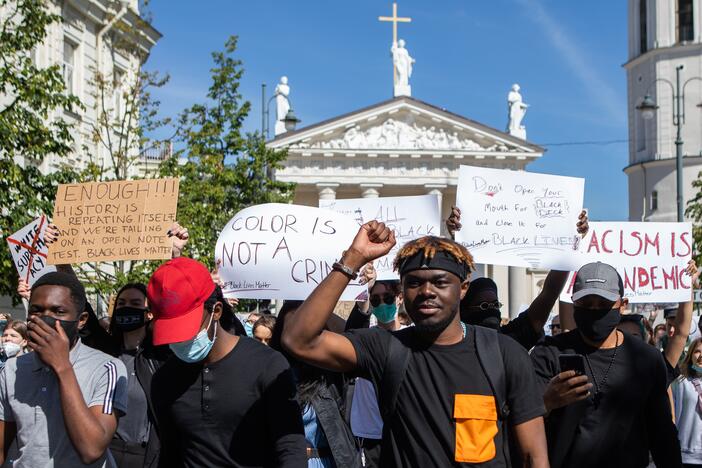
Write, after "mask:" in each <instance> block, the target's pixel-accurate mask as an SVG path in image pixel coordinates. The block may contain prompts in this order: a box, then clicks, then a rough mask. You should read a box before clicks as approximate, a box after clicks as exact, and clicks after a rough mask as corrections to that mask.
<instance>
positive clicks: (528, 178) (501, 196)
mask: <svg viewBox="0 0 702 468" xmlns="http://www.w3.org/2000/svg"><path fill="white" fill-rule="evenodd" d="M584 188H585V180H584V179H580V178H575V177H562V176H553V175H547V174H536V173H532V172H523V171H509V170H501V169H487V168H484V167H473V166H461V168H460V172H459V180H458V192H457V194H456V203H457V205H458V207H459V208H460V209H461V224H462V225H463V226H462V229H461V230H460V231H458V232H457V233H456V240H457V241H458V242H460V243H462V244H463V245H464V246H466V247H467V248H468V250H470V252H471V253H472V254H473V257H474V258H475V261H476V262H478V263H485V264H493V265H509V266H517V267H530V268H551V269H557V270H565V271H568V270H572V269H573V268H574V267H576V266H577V255H576V254H577V252H576V248H577V245H578V241H579V237H580V236H578V233H577V228H576V224H577V222H578V215H579V214H580V212H581V210H582V206H583V191H584Z"/></svg>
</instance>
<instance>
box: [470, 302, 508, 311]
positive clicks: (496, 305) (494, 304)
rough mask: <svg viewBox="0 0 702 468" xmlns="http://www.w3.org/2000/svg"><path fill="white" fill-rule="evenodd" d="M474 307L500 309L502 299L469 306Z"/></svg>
mask: <svg viewBox="0 0 702 468" xmlns="http://www.w3.org/2000/svg"><path fill="white" fill-rule="evenodd" d="M468 307H471V308H474V309H480V310H489V309H497V310H499V309H500V307H502V303H501V302H500V301H495V302H481V303H480V304H476V305H472V306H468Z"/></svg>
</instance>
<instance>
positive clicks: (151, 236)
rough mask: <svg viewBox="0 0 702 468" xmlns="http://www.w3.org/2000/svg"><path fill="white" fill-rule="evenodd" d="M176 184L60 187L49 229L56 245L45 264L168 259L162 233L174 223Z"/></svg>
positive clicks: (153, 182)
mask: <svg viewBox="0 0 702 468" xmlns="http://www.w3.org/2000/svg"><path fill="white" fill-rule="evenodd" d="M178 182H179V181H178V179H141V180H120V181H114V182H90V183H86V184H61V185H59V187H58V191H57V192H56V201H55V204H54V219H53V223H54V224H55V225H56V226H57V227H58V229H59V231H60V236H59V240H58V241H57V242H55V243H53V244H51V245H50V246H49V258H48V263H49V264H54V265H56V264H62V263H82V262H102V261H114V260H160V259H167V258H170V257H171V247H172V241H171V240H170V239H169V238H168V236H167V234H166V232H167V231H168V229H169V227H170V226H171V224H173V222H175V220H176V210H177V208H178Z"/></svg>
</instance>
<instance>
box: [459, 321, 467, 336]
mask: <svg viewBox="0 0 702 468" xmlns="http://www.w3.org/2000/svg"><path fill="white" fill-rule="evenodd" d="M460 323H461V328H462V329H463V339H464V340H465V339H466V334H467V332H466V324H465V323H463V322H460Z"/></svg>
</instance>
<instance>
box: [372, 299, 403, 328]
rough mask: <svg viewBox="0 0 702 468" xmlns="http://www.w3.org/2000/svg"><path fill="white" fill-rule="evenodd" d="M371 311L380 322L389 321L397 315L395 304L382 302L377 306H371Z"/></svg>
mask: <svg viewBox="0 0 702 468" xmlns="http://www.w3.org/2000/svg"><path fill="white" fill-rule="evenodd" d="M371 312H373V315H375V318H377V319H378V322H380V323H390V322H392V321H393V320H395V317H397V304H395V303H394V302H393V303H392V304H385V303H382V304H380V305H378V307H371Z"/></svg>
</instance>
